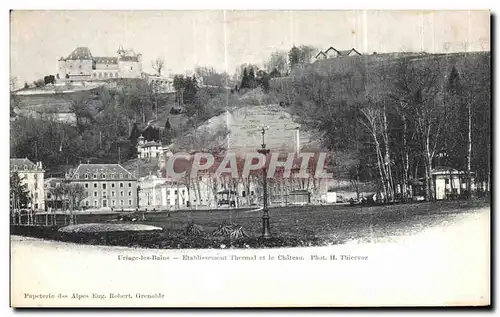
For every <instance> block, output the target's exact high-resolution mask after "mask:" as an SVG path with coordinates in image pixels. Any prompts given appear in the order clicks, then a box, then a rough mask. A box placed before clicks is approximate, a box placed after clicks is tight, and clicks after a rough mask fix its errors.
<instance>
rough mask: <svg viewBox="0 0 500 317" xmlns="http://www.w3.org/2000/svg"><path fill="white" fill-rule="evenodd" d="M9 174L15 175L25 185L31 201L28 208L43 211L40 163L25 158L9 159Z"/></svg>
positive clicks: (42, 175)
mask: <svg viewBox="0 0 500 317" xmlns="http://www.w3.org/2000/svg"><path fill="white" fill-rule="evenodd" d="M10 173H11V174H12V173H17V174H18V176H19V179H20V180H21V182H22V183H23V184H26V187H27V189H28V195H29V198H30V200H31V202H30V203H28V206H27V207H28V208H33V209H45V194H44V173H45V171H44V170H43V166H42V162H37V163H36V164H35V163H33V162H31V161H30V160H28V159H27V158H23V159H20V158H11V159H10Z"/></svg>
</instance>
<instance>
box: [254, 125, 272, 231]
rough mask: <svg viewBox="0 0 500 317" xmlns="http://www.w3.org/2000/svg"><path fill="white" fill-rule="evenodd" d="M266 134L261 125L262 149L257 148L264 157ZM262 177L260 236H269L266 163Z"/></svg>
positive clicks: (266, 150) (267, 151) (267, 152)
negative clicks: (262, 193)
mask: <svg viewBox="0 0 500 317" xmlns="http://www.w3.org/2000/svg"><path fill="white" fill-rule="evenodd" d="M265 134H266V129H265V127H262V149H260V150H257V152H259V153H260V154H264V156H265V157H267V154H269V151H270V150H269V149H266V143H265V140H264V136H265ZM262 178H263V182H264V208H263V215H262V237H263V238H270V237H271V229H270V226H269V211H268V206H267V169H266V165H265V163H264V167H263V169H262Z"/></svg>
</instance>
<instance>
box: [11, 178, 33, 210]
mask: <svg viewBox="0 0 500 317" xmlns="http://www.w3.org/2000/svg"><path fill="white" fill-rule="evenodd" d="M10 198H11V209H19V208H26V207H27V206H28V204H29V203H30V201H31V198H30V197H29V191H28V186H27V185H26V184H25V183H24V182H23V181H22V179H21V178H19V175H18V173H11V175H10Z"/></svg>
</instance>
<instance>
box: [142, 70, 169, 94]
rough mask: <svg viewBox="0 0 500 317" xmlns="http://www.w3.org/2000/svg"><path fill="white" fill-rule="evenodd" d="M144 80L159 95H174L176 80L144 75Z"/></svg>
mask: <svg viewBox="0 0 500 317" xmlns="http://www.w3.org/2000/svg"><path fill="white" fill-rule="evenodd" d="M142 78H144V79H146V80H147V81H148V84H149V85H151V87H152V88H153V89H155V91H156V92H157V93H173V92H175V89H174V79H173V78H172V77H164V76H156V75H150V74H146V73H143V74H142Z"/></svg>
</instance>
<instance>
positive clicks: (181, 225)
mask: <svg viewBox="0 0 500 317" xmlns="http://www.w3.org/2000/svg"><path fill="white" fill-rule="evenodd" d="M489 208H490V204H489V201H487V200H472V201H448V202H445V201H443V202H435V203H426V202H423V203H412V204H400V205H390V206H373V207H361V206H355V207H350V206H304V207H286V208H285V207H283V208H272V209H270V211H269V213H270V224H271V234H272V238H271V239H267V240H263V239H262V238H261V237H260V234H261V230H262V218H261V217H262V211H260V210H255V209H241V210H234V209H233V210H231V209H225V210H216V211H206V210H205V211H202V210H193V211H176V212H171V213H168V212H154V213H153V212H149V213H146V214H145V215H144V216H145V219H142V215H134V214H132V218H135V221H134V223H141V224H145V225H152V226H156V227H161V228H163V229H164V230H163V232H159V233H151V234H142V235H141V236H139V235H135V234H132V233H125V234H124V235H122V236H119V237H114V238H113V237H111V238H110V237H107V236H103V237H101V238H97V239H95V237H90V238H89V237H81V236H80V235H77V236H72V235H71V234H70V235H69V236H68V235H67V236H66V237H63V236H60V235H58V234H56V231H53V230H52V231H50V230H49V231H50V232H48V235H46V234H45V233H43V232H42V233H40V234H37V235H36V236H37V237H41V238H48V239H55V240H61V239H63V240H64V241H72V242H80V243H91V244H111V245H122V246H131V247H146V248H165V249H171V248H219V247H224V246H228V247H235V248H248V247H255V248H260V247H295V246H312V245H331V244H343V243H346V242H353V241H354V242H361V243H366V242H388V241H389V242H390V241H391V240H392V239H393V238H397V237H399V236H408V235H414V234H417V233H419V232H421V231H423V230H425V229H430V228H432V227H436V226H438V227H439V226H442V225H445V224H452V223H453V222H454V221H455V220H456V219H455V218H456V217H459V216H463V215H466V214H471V213H475V212H480V211H484V210H485V209H489ZM60 216H62V215H60ZM120 217H122V215H120V213H115V214H81V215H78V223H79V224H82V223H99V222H109V223H127V222H129V221H131V218H129V219H127V220H123V219H122V220H119V218H120ZM460 218H461V217H460ZM42 223H43V222H42ZM193 224H194V225H196V227H197V228H201V232H198V233H195V234H193V233H192V232H191V231H189V232H188V230H187V228H189V227H190V226H189V225H191V226H192V225H193ZM221 224H232V225H233V226H232V228H233V229H232V230H235V229H238V228H240V227H241V228H242V229H243V231H244V232H245V233H246V234H247V235H248V236H246V237H244V236H239V237H237V238H232V237H229V236H226V235H224V236H213V235H212V233H213V232H214V231H216V230H217V229H218V228H219V226H220V225H221ZM49 225H50V224H49ZM58 226H64V220H58ZM22 227H23V226H20V228H18V229H19V230H21V231H23V230H24V229H23V228H22ZM41 228H47V229H50V228H51V227H50V226H49V227H41ZM35 229H36V227H35ZM16 230H17V229H16ZM37 230H38V229H37ZM55 230H57V228H56V229H55ZM27 235H28V236H30V235H31V234H30V233H27ZM67 239H72V240H67Z"/></svg>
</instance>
